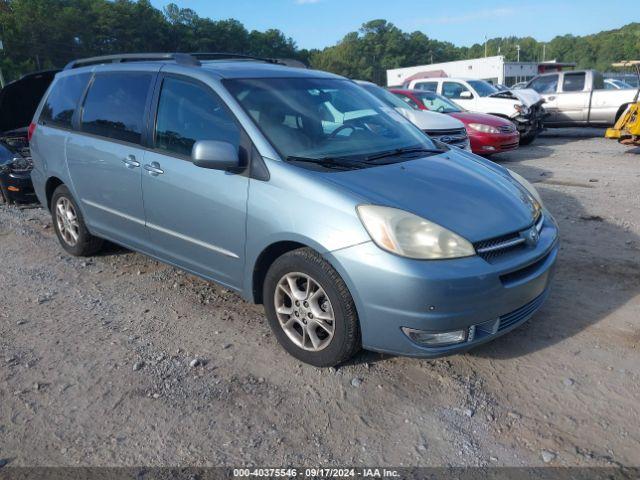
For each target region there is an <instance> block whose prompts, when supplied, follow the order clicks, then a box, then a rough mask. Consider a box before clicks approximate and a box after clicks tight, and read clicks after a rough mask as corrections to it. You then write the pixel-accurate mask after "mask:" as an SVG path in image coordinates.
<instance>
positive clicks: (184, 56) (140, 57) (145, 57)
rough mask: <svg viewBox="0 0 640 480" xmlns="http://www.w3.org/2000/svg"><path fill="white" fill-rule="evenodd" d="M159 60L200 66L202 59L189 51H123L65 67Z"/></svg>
mask: <svg viewBox="0 0 640 480" xmlns="http://www.w3.org/2000/svg"><path fill="white" fill-rule="evenodd" d="M158 60H174V61H175V62H176V63H179V64H180V65H191V66H194V67H197V66H200V61H199V60H198V59H196V58H194V57H193V56H191V55H189V54H188V53H123V54H119V55H102V56H99V57H90V58H81V59H79V60H73V61H71V62H69V63H67V65H66V66H65V67H64V69H65V70H70V69H72V68H80V67H87V66H89V65H101V64H104V63H123V62H153V61H158Z"/></svg>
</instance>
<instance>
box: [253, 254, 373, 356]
mask: <svg viewBox="0 0 640 480" xmlns="http://www.w3.org/2000/svg"><path fill="white" fill-rule="evenodd" d="M263 299H264V307H265V311H266V314H267V318H268V320H269V324H270V326H271V329H272V330H273V333H274V335H275V336H276V338H277V339H278V342H279V343H280V345H282V347H283V348H284V349H285V350H286V351H287V352H289V354H291V355H292V356H293V357H295V358H297V359H298V360H301V361H303V362H305V363H308V364H310V365H314V366H316V367H331V366H335V365H338V364H340V363H342V362H344V361H345V360H347V359H349V358H351V357H352V356H353V355H355V354H356V352H358V350H360V348H361V338H360V323H359V321H358V314H357V312H356V307H355V304H354V303H353V298H352V297H351V294H350V293H349V290H348V288H347V286H346V284H345V283H344V281H343V280H342V278H341V277H340V275H339V274H338V272H336V270H335V269H334V268H333V267H332V266H331V265H330V264H329V262H327V261H326V260H325V259H324V258H322V256H321V255H320V254H318V253H317V252H315V251H314V250H312V249H310V248H300V249H298V250H293V251H291V252H288V253H285V254H284V255H282V256H281V257H280V258H278V259H276V261H275V262H274V263H273V264H272V265H271V267H270V268H269V271H268V272H267V275H266V278H265V281H264V287H263Z"/></svg>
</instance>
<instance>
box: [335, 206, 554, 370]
mask: <svg viewBox="0 0 640 480" xmlns="http://www.w3.org/2000/svg"><path fill="white" fill-rule="evenodd" d="M557 254H558V230H557V226H556V224H555V221H554V220H553V219H552V218H551V216H550V215H549V214H548V213H546V216H545V221H544V224H543V226H542V230H541V231H540V239H539V241H538V243H537V245H536V246H535V247H526V248H523V249H522V250H519V251H518V252H515V253H513V254H508V255H504V256H503V257H500V258H497V259H495V260H492V261H487V260H484V259H483V258H481V257H479V256H473V257H468V258H460V259H455V260H440V261H420V260H411V259H407V258H402V257H399V256H396V255H393V254H390V253H387V252H384V251H383V250H381V249H380V248H378V247H377V246H376V245H375V244H374V243H373V242H367V243H363V244H360V245H356V246H353V247H350V248H346V249H342V250H338V251H334V252H330V253H329V254H328V257H329V260H330V261H331V262H332V264H333V265H334V266H335V267H336V269H337V270H338V271H339V273H340V274H341V275H342V277H343V279H345V282H346V283H347V285H348V287H349V289H350V291H351V293H352V296H353V299H354V302H355V304H356V308H357V310H358V315H359V318H360V327H361V332H362V343H363V347H364V348H366V349H369V350H375V351H381V352H386V353H391V354H397V355H404V356H413V357H427V358H430V357H439V356H444V355H450V354H453V353H457V352H460V351H464V350H468V349H469V348H472V347H475V346H477V345H479V344H481V343H485V342H487V341H489V340H492V339H494V338H496V337H498V336H500V335H502V334H504V333H507V332H509V331H510V330H512V329H514V328H516V327H517V326H518V325H520V324H521V323H523V322H525V321H526V320H527V319H529V318H530V317H531V316H532V315H533V314H534V313H535V312H536V311H537V310H538V308H540V306H541V305H542V303H543V302H544V299H545V297H546V295H547V293H548V289H549V285H550V283H551V280H552V277H553V273H554V270H555V263H556V258H557ZM402 327H407V328H410V329H415V330H422V331H427V332H432V333H434V332H450V331H454V330H459V329H467V331H468V332H469V336H468V338H467V340H466V341H465V342H464V343H458V344H454V345H449V346H441V347H425V346H423V345H420V344H418V343H415V342H413V341H412V340H410V339H409V337H408V336H407V335H406V334H405V333H404V332H403V331H402Z"/></svg>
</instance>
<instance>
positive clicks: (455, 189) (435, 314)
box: [28, 54, 558, 367]
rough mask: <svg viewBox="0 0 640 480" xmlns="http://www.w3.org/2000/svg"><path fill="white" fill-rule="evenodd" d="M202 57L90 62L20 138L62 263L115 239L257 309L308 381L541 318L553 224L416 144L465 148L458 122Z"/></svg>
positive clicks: (508, 182) (309, 76)
mask: <svg viewBox="0 0 640 480" xmlns="http://www.w3.org/2000/svg"><path fill="white" fill-rule="evenodd" d="M212 58H215V57H207V59H206V60H205V59H204V58H202V57H200V58H198V56H195V55H186V54H155V55H153V54H147V55H138V56H136V55H128V56H111V57H101V58H92V59H88V60H79V61H75V62H72V63H71V64H69V65H68V66H67V68H65V70H64V71H62V72H60V73H58V74H57V75H56V77H55V80H54V81H53V83H52V85H51V86H50V88H49V89H48V93H46V95H45V96H44V98H43V99H42V101H41V102H40V105H39V107H38V108H37V110H36V112H35V115H34V117H33V122H32V123H31V124H30V126H29V128H28V132H29V140H30V150H31V156H32V159H33V170H32V172H31V178H32V181H33V186H34V190H35V193H36V195H37V198H38V200H39V201H40V202H41V204H42V205H43V206H44V207H45V208H47V209H49V210H50V211H51V215H52V221H53V226H54V230H55V233H56V235H57V237H58V240H59V242H60V244H61V246H62V248H64V249H65V250H66V251H67V252H69V253H70V254H72V255H81V256H86V255H93V254H95V253H96V252H98V251H99V250H100V248H101V247H102V244H103V241H104V240H109V241H112V242H115V243H117V244H120V245H123V246H125V247H127V248H129V249H132V250H135V251H138V252H141V253H143V254H146V255H149V256H151V257H154V258H156V259H158V260H160V261H162V262H166V263H167V264H170V265H174V266H176V267H178V268H181V269H184V270H185V271H188V272H190V273H193V274H195V275H198V276H200V277H202V278H205V279H208V280H212V281H215V282H217V283H219V284H221V285H223V286H225V287H226V288H229V289H231V290H233V291H236V292H238V293H239V294H240V295H241V296H242V297H243V298H244V299H246V300H247V301H250V302H255V303H260V304H263V305H264V307H265V311H266V316H267V319H268V321H269V323H270V325H271V328H272V329H273V332H274V335H275V337H276V338H277V340H278V342H279V343H280V344H281V345H282V347H283V348H284V349H285V350H286V351H288V352H289V353H290V354H291V355H293V356H294V357H296V358H298V359H300V360H302V361H304V362H307V363H310V364H313V365H316V366H322V367H324V366H330V365H336V364H338V363H341V362H343V361H345V360H346V359H348V358H349V357H351V356H352V355H353V354H354V353H355V352H357V351H358V350H359V349H360V348H366V349H370V350H375V351H381V352H390V353H393V354H399V355H408V356H415V357H437V356H441V355H447V354H451V353H455V352H460V351H464V350H467V349H469V348H472V347H474V346H476V345H479V344H482V343H484V342H487V341H490V340H492V339H494V338H496V337H498V336H500V335H502V334H505V333H507V332H508V331H510V330H513V329H514V328H516V327H518V326H519V325H520V324H522V323H523V322H525V321H526V320H528V319H529V318H530V317H531V316H532V315H533V314H534V313H535V312H536V311H537V310H538V309H539V308H540V306H541V305H542V303H543V302H544V300H545V298H546V296H547V294H548V292H549V287H550V283H551V280H552V277H553V272H554V268H555V267H554V266H555V263H556V257H557V254H558V229H557V225H556V223H555V221H554V219H553V218H552V216H551V215H550V214H549V212H548V211H547V210H546V209H545V208H544V206H543V203H542V200H541V198H540V196H539V195H538V193H537V192H536V190H535V188H534V187H533V186H532V185H531V184H530V183H529V182H527V180H525V179H524V178H523V177H521V176H520V175H518V174H516V173H515V172H512V171H510V170H508V169H506V168H504V167H501V166H500V165H498V164H495V163H493V162H490V161H488V160H486V159H483V158H482V157H479V156H476V155H473V154H472V153H470V152H469V151H468V148H469V143H468V139H466V136H465V140H464V142H463V143H460V146H461V147H462V148H458V147H457V146H455V145H456V144H455V142H454V141H453V140H451V139H449V144H447V138H445V137H446V135H438V134H435V136H438V137H439V140H436V139H432V138H430V137H429V136H428V135H425V133H424V132H425V131H428V132H430V133H433V132H438V128H437V124H438V122H443V123H442V124H443V125H444V124H446V122H449V123H448V125H451V127H449V126H447V127H446V128H447V129H454V125H455V129H456V130H457V131H458V132H459V133H460V136H461V137H462V136H463V135H464V131H465V129H464V124H463V123H461V122H460V120H458V119H456V118H455V117H454V116H453V113H456V114H462V112H451V115H444V114H442V113H434V112H429V111H425V110H421V109H418V110H412V109H410V107H408V106H407V103H406V102H404V101H402V100H400V99H399V98H398V97H397V96H395V95H394V94H392V93H391V92H388V91H386V90H383V89H380V88H379V87H376V86H374V85H371V84H366V83H360V84H357V83H354V82H352V81H349V80H347V79H345V78H342V77H340V76H337V75H333V74H329V73H325V72H319V71H313V70H306V69H300V68H290V67H286V66H282V65H279V64H277V63H276V62H273V61H268V60H258V59H254V60H247V59H246V58H242V61H236V59H234V58H232V57H231V58H229V56H228V55H227V56H226V57H225V58H224V59H217V60H215V59H212ZM123 60H126V61H123ZM474 91H475V90H474ZM425 98H426V99H427V100H428V97H425ZM421 101H422V103H423V104H424V105H425V108H429V106H428V105H430V104H428V102H425V101H424V100H421ZM429 101H433V102H437V101H438V98H437V97H433V98H432V100H429ZM436 104H437V103H436ZM512 108H513V107H512ZM435 110H438V108H435ZM521 114H522V115H524V113H522V112H521ZM465 115H466V114H465ZM464 118H466V119H467V121H468V122H469V123H467V125H471V124H477V125H476V126H475V127H470V128H471V129H474V128H475V129H477V131H478V132H480V133H489V134H491V130H490V129H487V128H485V127H481V126H478V125H489V126H491V125H490V124H489V123H488V122H491V121H493V120H491V119H488V118H487V117H484V116H481V117H471V116H469V117H464ZM474 119H475V120H474ZM421 122H422V123H421ZM496 125H497V124H496ZM498 126H499V125H498ZM502 126H506V124H502ZM482 130H488V131H487V132H482ZM509 134H510V135H513V138H516V137H515V135H517V132H509ZM471 142H472V143H471V145H473V142H474V140H473V135H472V136H471ZM143 199H144V201H143Z"/></svg>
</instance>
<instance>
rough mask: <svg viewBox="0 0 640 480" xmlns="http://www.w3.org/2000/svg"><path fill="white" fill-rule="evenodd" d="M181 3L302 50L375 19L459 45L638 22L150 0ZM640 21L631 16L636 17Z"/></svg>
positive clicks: (574, 13)
mask: <svg viewBox="0 0 640 480" xmlns="http://www.w3.org/2000/svg"><path fill="white" fill-rule="evenodd" d="M151 2H152V3H153V5H154V6H156V7H158V8H162V7H164V6H165V5H167V4H168V3H175V4H177V5H178V6H180V7H182V8H191V9H192V10H195V12H196V13H197V14H198V15H199V16H201V17H209V18H212V19H214V20H221V19H227V18H235V19H237V20H240V21H241V22H242V23H243V24H244V25H245V27H246V28H248V29H249V30H253V29H257V30H266V29H268V28H278V29H280V30H282V31H283V32H284V33H285V34H286V35H287V36H289V37H292V38H293V39H294V40H295V41H296V43H297V45H298V47H300V48H323V47H326V46H329V45H334V44H335V43H337V42H338V41H339V40H340V39H341V38H343V37H344V35H346V34H347V33H349V32H352V31H355V30H357V29H358V28H359V27H360V25H362V24H363V23H364V22H367V21H369V20H373V19H378V18H383V19H386V20H388V21H390V22H392V23H394V24H395V25H397V26H398V27H400V28H401V29H402V30H404V31H411V32H412V31H415V30H420V31H422V32H424V33H425V34H426V35H428V36H429V37H431V38H434V39H437V40H445V41H449V42H452V43H454V44H455V45H457V46H465V45H466V46H470V45H473V44H474V43H482V42H483V41H484V37H485V35H486V36H487V37H488V38H493V37H505V36H512V35H515V36H532V37H534V38H536V39H538V40H540V41H548V40H551V39H552V38H553V37H555V36H556V35H564V34H567V33H571V34H573V35H585V34H589V33H597V32H599V31H601V30H609V29H613V28H618V27H621V26H622V25H625V24H627V23H630V22H632V21H640V13H637V12H635V13H634V10H633V8H632V7H631V6H630V5H632V4H633V2H629V0H606V1H603V0H535V1H519V0H511V1H501V0H493V1H473V0H439V1H431V0H173V1H167V0H151ZM634 16H635V17H636V18H633V17H634Z"/></svg>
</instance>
